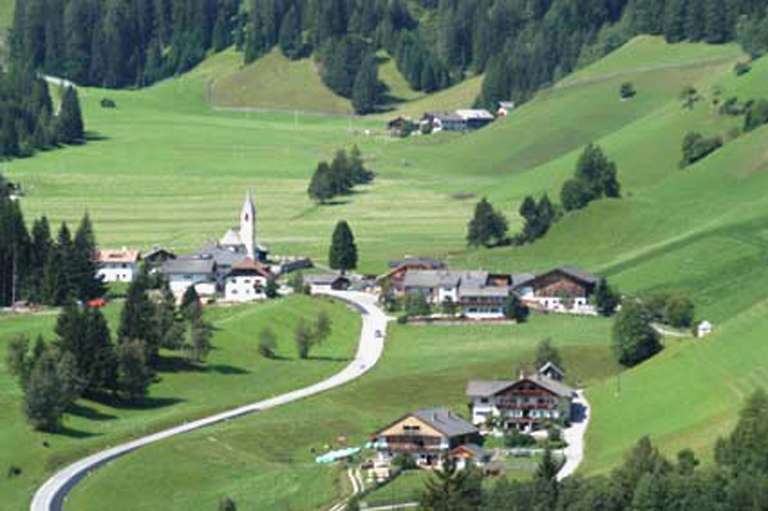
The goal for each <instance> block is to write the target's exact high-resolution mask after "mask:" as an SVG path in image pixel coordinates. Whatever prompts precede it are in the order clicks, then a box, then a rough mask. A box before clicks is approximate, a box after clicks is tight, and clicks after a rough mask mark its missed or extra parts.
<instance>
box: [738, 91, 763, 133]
mask: <svg viewBox="0 0 768 511" xmlns="http://www.w3.org/2000/svg"><path fill="white" fill-rule="evenodd" d="M765 123H768V100H765V99H761V100H758V101H755V102H753V103H751V104H749V105H748V106H747V116H746V117H745V118H744V131H752V130H755V129H757V128H759V127H760V126H762V125H763V124H765Z"/></svg>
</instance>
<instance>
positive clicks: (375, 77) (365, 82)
mask: <svg viewBox="0 0 768 511" xmlns="http://www.w3.org/2000/svg"><path fill="white" fill-rule="evenodd" d="M380 95H381V84H380V83H379V66H378V62H377V60H376V55H374V54H370V55H368V56H367V57H366V58H365V60H363V62H362V64H361V65H360V69H359V70H358V72H357V76H356V77H355V83H354V86H353V89H352V106H353V107H354V109H355V112H357V113H358V114H361V115H365V114H369V113H372V112H374V111H375V110H376V105H377V104H378V103H379V96H380Z"/></svg>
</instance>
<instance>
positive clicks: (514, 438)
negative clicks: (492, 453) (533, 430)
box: [504, 429, 536, 448]
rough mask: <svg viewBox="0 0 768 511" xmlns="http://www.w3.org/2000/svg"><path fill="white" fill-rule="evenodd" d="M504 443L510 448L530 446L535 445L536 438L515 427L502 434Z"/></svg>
mask: <svg viewBox="0 0 768 511" xmlns="http://www.w3.org/2000/svg"><path fill="white" fill-rule="evenodd" d="M504 445H506V446H507V447H510V448H514V447H531V446H534V445H536V439H535V438H533V437H532V436H531V435H526V434H525V433H521V432H519V431H518V430H516V429H511V430H510V431H508V432H507V434H506V435H505V436H504Z"/></svg>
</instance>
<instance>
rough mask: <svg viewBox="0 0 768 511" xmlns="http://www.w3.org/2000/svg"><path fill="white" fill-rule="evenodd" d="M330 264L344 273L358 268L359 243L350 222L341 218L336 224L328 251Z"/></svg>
mask: <svg viewBox="0 0 768 511" xmlns="http://www.w3.org/2000/svg"><path fill="white" fill-rule="evenodd" d="M328 265H329V266H330V267H331V268H333V269H334V270H340V271H341V272H342V273H344V272H346V271H347V270H354V269H355V268H357V245H356V244H355V236H354V235H353V234H352V229H350V227H349V224H348V223H347V222H346V221H345V220H341V221H339V222H338V223H337V224H336V228H335V229H334V230H333V237H332V239H331V248H330V250H329V251H328Z"/></svg>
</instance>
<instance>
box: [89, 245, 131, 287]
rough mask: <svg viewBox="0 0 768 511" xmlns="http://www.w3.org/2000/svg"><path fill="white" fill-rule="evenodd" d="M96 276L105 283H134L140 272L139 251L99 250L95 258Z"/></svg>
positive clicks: (125, 249) (124, 249)
mask: <svg viewBox="0 0 768 511" xmlns="http://www.w3.org/2000/svg"><path fill="white" fill-rule="evenodd" d="M94 259H95V261H96V267H97V269H96V276H97V277H98V278H101V280H103V281H104V282H133V278H134V277H135V275H136V273H137V272H138V271H139V262H140V261H141V254H140V253H139V251H138V250H128V249H127V248H122V249H120V250H110V249H104V250H98V251H97V252H96V256H95V258H94Z"/></svg>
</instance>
